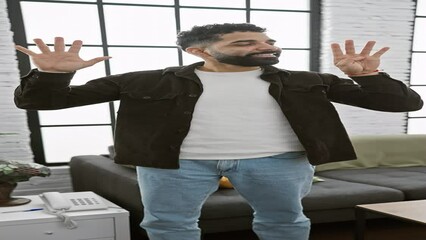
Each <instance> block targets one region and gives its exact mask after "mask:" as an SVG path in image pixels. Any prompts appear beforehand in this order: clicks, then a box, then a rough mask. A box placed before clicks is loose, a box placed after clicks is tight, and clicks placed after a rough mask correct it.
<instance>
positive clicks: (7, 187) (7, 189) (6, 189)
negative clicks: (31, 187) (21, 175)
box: [0, 182, 31, 207]
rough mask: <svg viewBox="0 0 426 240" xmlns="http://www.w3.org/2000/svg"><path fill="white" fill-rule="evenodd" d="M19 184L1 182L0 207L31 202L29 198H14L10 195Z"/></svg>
mask: <svg viewBox="0 0 426 240" xmlns="http://www.w3.org/2000/svg"><path fill="white" fill-rule="evenodd" d="M17 185H18V184H17V183H16V182H15V183H9V182H0V207H10V206H17V205H22V204H27V203H29V202H31V200H30V199H27V198H13V197H11V196H10V195H11V194H12V192H13V190H14V189H15V188H16V186H17Z"/></svg>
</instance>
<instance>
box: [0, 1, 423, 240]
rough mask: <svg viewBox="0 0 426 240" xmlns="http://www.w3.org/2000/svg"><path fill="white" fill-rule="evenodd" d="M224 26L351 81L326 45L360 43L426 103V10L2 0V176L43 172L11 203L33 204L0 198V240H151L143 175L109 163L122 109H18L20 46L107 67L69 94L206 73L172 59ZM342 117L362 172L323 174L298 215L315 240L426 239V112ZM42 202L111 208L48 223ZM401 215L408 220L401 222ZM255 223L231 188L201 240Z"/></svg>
mask: <svg viewBox="0 0 426 240" xmlns="http://www.w3.org/2000/svg"><path fill="white" fill-rule="evenodd" d="M214 23H253V24H256V25H258V26H262V27H265V28H266V29H267V32H266V33H267V34H268V36H271V37H273V38H274V39H275V40H276V46H279V47H280V48H281V50H282V53H281V57H280V61H279V63H278V64H276V65H274V66H275V67H277V68H281V69H286V70H291V71H312V72H320V73H330V74H333V75H336V76H338V77H339V78H348V76H346V75H345V74H344V73H343V72H341V71H340V70H339V69H338V68H337V67H336V66H335V65H334V63H333V52H332V50H331V47H330V45H331V44H332V43H339V44H341V45H342V44H344V42H345V40H347V39H353V40H354V43H355V49H356V50H357V51H360V50H361V49H362V48H363V47H364V45H365V43H366V42H367V41H371V40H374V41H376V45H375V47H374V49H373V51H378V50H379V49H380V48H382V47H389V48H390V50H389V51H388V52H386V53H385V54H384V55H383V56H382V58H381V62H380V69H378V70H377V71H378V72H380V73H384V74H389V76H391V77H392V78H393V79H398V80H400V81H401V82H403V83H404V84H405V85H406V86H409V87H410V88H411V89H413V90H414V91H416V92H417V93H418V94H419V95H420V96H421V97H422V99H423V101H424V100H425V99H426V0H358V1H348V0H298V1H294V0H293V1H292V0H232V1H231V0H0V170H2V168H3V169H6V168H8V169H10V171H17V169H18V168H20V167H21V166H20V165H19V164H18V166H12V164H9V165H7V164H8V162H9V161H19V162H20V163H21V164H23V167H22V168H25V169H27V168H28V167H31V168H32V167H34V168H35V169H36V170H32V172H31V173H29V174H33V176H32V177H28V178H22V179H19V180H16V182H18V183H17V186H15V185H14V187H13V189H11V190H10V191H11V192H9V195H10V197H11V198H20V197H22V198H23V199H29V200H31V202H29V203H28V202H27V203H21V202H17V203H16V204H15V203H2V201H3V200H2V198H4V197H5V193H3V192H2V193H0V239H2V240H12V239H13V240H24V239H30V238H29V237H30V236H32V237H34V238H31V239H117V240H130V239H132V240H139V239H141V240H142V239H148V238H147V236H146V233H145V232H144V231H143V230H142V229H141V228H140V227H139V226H138V225H139V223H140V221H141V219H142V217H143V206H142V205H141V200H140V199H141V197H140V193H139V188H138V185H137V180H136V170H135V167H134V166H127V165H119V164H116V163H114V161H113V158H114V156H115V149H114V147H113V145H114V137H115V132H116V126H117V116H118V115H119V114H120V113H121V114H123V113H122V111H121V109H120V101H119V100H117V101H111V102H104V103H99V104H93V105H87V106H81V107H73V108H67V109H60V110H24V109H19V108H17V107H16V105H15V102H14V93H15V89H16V88H17V87H18V85H19V84H20V81H21V80H20V78H22V77H25V76H27V77H31V73H30V71H31V70H32V69H34V68H36V66H35V65H34V63H33V62H32V61H31V60H30V58H29V57H28V56H27V55H25V54H23V53H22V52H19V51H16V50H15V45H20V46H23V47H25V48H28V49H29V50H31V51H34V52H39V49H38V48H37V46H36V44H35V43H34V41H33V39H36V38H39V39H43V41H44V42H45V43H46V44H47V45H48V46H49V47H51V48H52V47H53V44H54V39H55V37H58V36H60V37H63V38H64V39H65V45H66V48H67V49H69V47H70V46H71V44H72V42H73V41H74V40H82V42H83V47H82V49H81V51H80V56H81V58H83V59H92V58H95V57H100V56H111V57H112V58H111V59H109V60H106V61H102V62H100V63H98V64H96V65H94V66H92V67H89V68H84V69H81V70H78V71H77V72H76V73H75V75H74V77H73V79H72V81H71V85H83V84H86V83H87V82H88V81H90V80H93V79H97V78H102V77H105V76H110V75H117V74H124V73H128V72H136V71H146V70H157V69H164V68H167V67H171V66H186V65H190V64H193V63H196V62H200V61H202V59H200V58H198V57H195V56H193V55H190V54H188V53H186V52H184V51H182V50H181V49H180V48H179V47H178V46H176V35H177V34H178V33H179V32H180V31H184V30H189V29H191V27H193V26H194V25H206V24H214ZM27 74H29V75H27ZM306 91H311V90H306ZM393 100H394V99H392V97H389V101H393ZM141 101H144V100H143V99H142V100H141ZM333 105H334V107H335V109H336V110H337V112H338V114H339V116H340V119H341V121H342V123H343V124H344V126H345V128H346V130H347V133H348V135H349V138H350V139H351V141H352V143H353V145H354V148H355V151H356V152H357V155H358V160H350V161H346V162H338V163H337V162H336V163H326V164H320V165H317V166H315V177H314V180H313V183H312V190H311V192H310V193H309V194H308V195H307V196H306V197H305V198H304V199H303V201H302V203H303V207H304V211H305V214H306V216H307V217H308V218H310V219H311V222H312V227H311V233H310V238H309V239H310V240H350V239H358V240H361V239H366V240H382V239H386V240H402V239H404V240H424V239H426V108H425V107H423V108H422V109H420V110H417V111H411V112H407V111H404V112H385V111H375V110H369V109H364V108H358V107H353V106H348V105H344V104H339V103H333ZM26 164H28V165H26ZM31 164H34V165H31ZM46 168H47V169H46ZM3 171H5V170H3ZM43 171H46V172H48V173H43ZM2 174H3V175H2ZM2 174H0V191H2V189H4V188H5V187H3V185H2V184H4V183H6V182H7V183H9V182H10V181H9V182H8V181H4V180H2V177H3V176H5V175H6V174H7V172H4V173H2ZM43 174H44V176H43ZM46 192H59V193H63V196H66V194H69V195H67V196H70V198H71V197H76V196H77V197H78V193H79V192H93V193H95V195H87V196H91V197H93V196H95V199H97V200H99V201H101V202H102V201H106V205H102V206H100V207H99V209H102V210H99V209H98V210H96V208H93V209H92V210H89V211H81V212H79V211H74V212H71V211H70V212H69V214H68V213H67V212H66V211H65V212H60V213H58V214H56V215H54V214H53V215H52V214H50V215H49V214H47V215H46V216H44V215H43V216H42V214H43V213H42V212H43V211H44V210H43V211H39V210H37V209H40V210H41V208H44V207H40V206H44V205H42V204H44V203H43V202H42V201H44V200H45V199H41V198H39V197H38V196H39V194H43V193H46ZM72 194H74V195H72ZM9 195H8V196H9ZM82 196H83V195H82ZM85 196H86V195H85ZM98 197H100V198H98ZM46 198H48V197H46ZM82 198H83V197H82ZM17 201H18V200H17ZM22 201H25V200H22ZM407 202H409V204H408V206H410V210H406V209H405V207H406V206H407V205H404V206H398V207H390V210H389V211H391V212H392V210H398V211H395V212H397V213H393V212H392V213H387V212H386V211H385V210H368V207H369V206H366V207H365V208H364V207H363V206H364V205H366V204H371V205H373V204H374V206H373V207H381V206H380V205H375V204H385V203H404V204H406V203H407ZM36 203H38V205H37V204H36ZM8 204H9V205H8ZM31 204H35V205H31ZM422 204H423V205H422ZM12 205H13V206H12ZM15 205H16V206H15ZM391 206H392V205H391ZM102 207H103V208H102ZM31 209H36V210H34V211H28V210H31ZM404 210H406V211H410V214H412V215H410V216H407V217H406V216H403V214H401V211H404ZM96 211H99V213H96ZM9 212H13V213H9ZM92 212H95V214H94V215H93V218H91V216H92V215H91V213H92ZM101 212H102V213H101ZM15 213H17V214H15ZM30 214H34V215H30ZM252 214H253V210H252V209H251V208H250V206H249V205H248V204H247V203H246V202H245V200H244V199H243V198H242V197H241V196H240V195H239V194H238V192H237V191H235V189H233V187H232V185H231V186H226V184H225V185H221V187H220V188H219V190H218V191H217V192H215V193H214V194H213V195H212V196H211V197H209V199H208V200H207V201H206V203H205V206H204V207H203V209H202V212H201V217H200V222H199V224H200V228H201V231H202V238H203V240H231V239H232V240H258V239H259V238H258V237H257V236H256V234H255V233H254V232H253V231H252V230H251V221H252V219H253V216H252ZM29 215H30V216H29ZM413 215H415V216H413ZM73 218H74V220H75V221H74V220H73ZM59 219H60V220H59ZM62 221H63V222H64V224H68V225H67V226H66V227H64V226H63V225H62ZM85 221H86V222H87V224H86V226H84V225H85ZM50 223H52V225H48V227H47V225H46V224H50ZM45 226H46V227H45ZM61 228H63V229H62V230H61ZM25 229H28V230H25ZM93 229H98V230H96V231H95V230H93ZM103 229H108V230H103ZM111 229H112V230H111ZM80 230H81V232H82V233H81V234H80V233H79V232H78V231H80ZM37 231H40V233H37ZM76 232H77V233H76ZM83 232H84V233H83ZM37 234H40V236H38V235H37ZM108 234H109V235H108ZM3 236H7V237H6V238H4V237H3ZM11 236H17V237H11ZM23 236H28V238H23ZM77 236H78V238H77ZM265 240H266V239H265ZM290 240H291V239H290Z"/></svg>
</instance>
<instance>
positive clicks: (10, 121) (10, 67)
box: [0, 0, 33, 161]
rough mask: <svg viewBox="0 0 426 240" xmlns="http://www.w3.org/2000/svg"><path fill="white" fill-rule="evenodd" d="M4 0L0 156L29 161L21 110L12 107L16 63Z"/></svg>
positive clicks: (0, 15) (0, 6) (0, 4)
mask: <svg viewBox="0 0 426 240" xmlns="http://www.w3.org/2000/svg"><path fill="white" fill-rule="evenodd" d="M10 27H11V25H10V21H9V18H8V15H7V5H6V1H5V0H0V159H3V160H20V161H33V154H32V151H31V148H30V138H29V134H30V132H29V129H28V124H27V116H26V112H25V110H21V109H18V108H16V106H15V104H14V102H13V92H14V89H15V88H16V86H17V85H18V84H19V71H18V62H17V60H16V52H15V48H14V43H13V33H12V32H11V31H10Z"/></svg>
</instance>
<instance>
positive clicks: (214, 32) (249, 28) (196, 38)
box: [176, 23, 266, 51]
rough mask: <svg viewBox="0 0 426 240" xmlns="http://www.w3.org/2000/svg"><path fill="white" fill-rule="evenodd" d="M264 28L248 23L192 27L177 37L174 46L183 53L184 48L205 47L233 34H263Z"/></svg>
mask: <svg viewBox="0 0 426 240" xmlns="http://www.w3.org/2000/svg"><path fill="white" fill-rule="evenodd" d="M265 31H266V28H261V27H258V26H256V25H254V24H250V23H223V24H208V25H204V26H194V27H193V28H192V29H191V30H189V31H182V32H180V33H179V34H178V35H177V41H176V44H177V45H178V46H179V47H180V48H181V49H182V50H184V51H185V49H186V48H188V47H190V46H194V45H197V44H201V45H205V44H210V43H213V42H217V41H219V40H221V36H222V35H223V34H227V33H233V32H265Z"/></svg>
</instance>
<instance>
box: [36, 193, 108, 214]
mask: <svg viewBox="0 0 426 240" xmlns="http://www.w3.org/2000/svg"><path fill="white" fill-rule="evenodd" d="M40 198H41V199H42V200H43V202H44V203H45V205H46V208H47V211H49V212H58V211H62V212H69V211H84V210H97V209H107V208H108V206H107V205H106V204H105V203H104V202H103V201H102V199H101V198H100V197H99V196H97V195H96V194H95V193H93V192H72V193H59V192H46V193H42V194H40Z"/></svg>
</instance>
